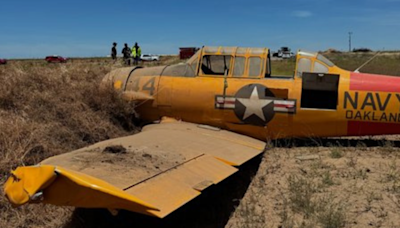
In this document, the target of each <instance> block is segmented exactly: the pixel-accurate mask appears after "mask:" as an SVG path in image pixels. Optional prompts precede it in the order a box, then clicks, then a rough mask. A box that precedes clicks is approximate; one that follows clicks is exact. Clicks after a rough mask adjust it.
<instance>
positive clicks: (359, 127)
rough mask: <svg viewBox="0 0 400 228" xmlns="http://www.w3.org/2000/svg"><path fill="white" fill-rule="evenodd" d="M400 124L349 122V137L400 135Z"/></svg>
mask: <svg viewBox="0 0 400 228" xmlns="http://www.w3.org/2000/svg"><path fill="white" fill-rule="evenodd" d="M399 133H400V124H395V123H378V122H362V121H348V122H347V134H348V135H353V136H357V135H383V134H399Z"/></svg>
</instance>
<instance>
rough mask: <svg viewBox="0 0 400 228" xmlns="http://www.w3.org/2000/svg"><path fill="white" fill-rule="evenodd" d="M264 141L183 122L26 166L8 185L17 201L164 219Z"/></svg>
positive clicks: (164, 123) (261, 148)
mask: <svg viewBox="0 0 400 228" xmlns="http://www.w3.org/2000/svg"><path fill="white" fill-rule="evenodd" d="M264 148H265V143H264V142H261V141H259V140H256V139H253V138H250V137H247V136H243V135H239V134H236V133H232V132H229V131H225V130H220V129H217V128H213V127H210V126H204V125H197V124H192V123H186V122H180V121H170V120H167V121H162V122H161V123H159V124H153V125H148V126H146V127H144V128H143V130H142V131H141V132H140V133H138V134H135V135H132V136H128V137H122V138H117V139H112V140H107V141H103V142H100V143H97V144H94V145H92V146H89V147H85V148H82V149H79V150H76V151H73V152H70V153H66V154H62V155H59V156H55V157H51V158H49V159H46V160H44V161H43V162H41V163H40V164H39V165H37V166H29V167H19V168H17V169H16V170H15V171H13V172H12V174H11V176H10V178H9V179H8V180H7V182H6V184H5V193H6V196H7V198H8V199H9V200H10V202H11V203H12V204H13V205H15V206H19V205H22V204H25V203H49V204H54V205H65V206H75V207H84V208H108V209H126V210H130V211H134V212H137V213H142V214H146V215H151V216H156V217H159V218H163V217H165V216H167V215H168V214H170V213H171V212H173V211H174V210H176V209H178V208H179V207H181V206H182V205H184V204H186V203H187V202H189V201H190V200H192V199H194V198H195V197H196V196H198V195H200V194H201V192H202V191H203V190H204V189H206V188H207V187H209V186H211V185H214V184H217V183H219V182H220V181H222V180H224V179H226V178H227V177H229V176H230V175H232V174H233V173H235V172H236V171H237V170H238V169H237V168H235V166H240V165H241V164H243V163H245V162H246V161H248V160H250V159H251V158H253V157H255V156H257V155H259V154H260V153H262V152H263V151H264Z"/></svg>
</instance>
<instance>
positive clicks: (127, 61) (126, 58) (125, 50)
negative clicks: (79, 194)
mask: <svg viewBox="0 0 400 228" xmlns="http://www.w3.org/2000/svg"><path fill="white" fill-rule="evenodd" d="M122 55H123V56H124V62H125V64H126V65H128V66H129V65H131V49H130V48H129V47H128V44H127V43H125V45H124V48H123V49H122Z"/></svg>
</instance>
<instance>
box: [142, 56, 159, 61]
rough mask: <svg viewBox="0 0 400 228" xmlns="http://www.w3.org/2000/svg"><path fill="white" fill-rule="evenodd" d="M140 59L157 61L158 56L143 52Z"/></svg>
mask: <svg viewBox="0 0 400 228" xmlns="http://www.w3.org/2000/svg"><path fill="white" fill-rule="evenodd" d="M140 59H141V60H143V61H159V60H160V56H158V55H151V54H143V55H141V56H140Z"/></svg>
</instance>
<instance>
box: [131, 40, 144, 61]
mask: <svg viewBox="0 0 400 228" xmlns="http://www.w3.org/2000/svg"><path fill="white" fill-rule="evenodd" d="M141 55H142V49H141V48H140V46H139V45H138V43H135V45H134V46H133V47H132V58H133V64H136V65H137V64H138V63H139V60H140V56H141Z"/></svg>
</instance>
